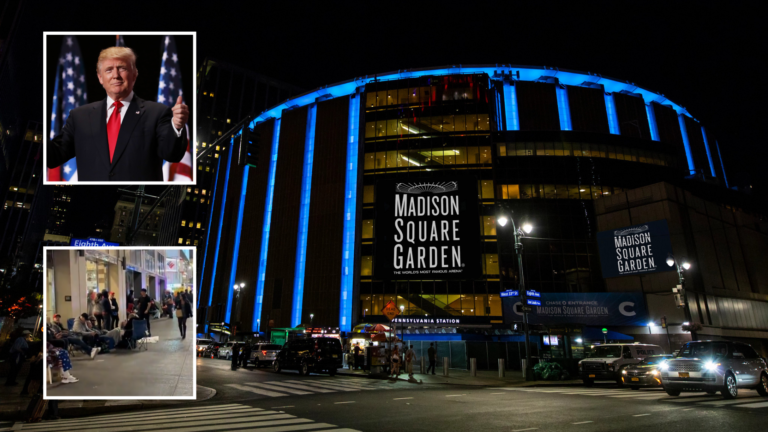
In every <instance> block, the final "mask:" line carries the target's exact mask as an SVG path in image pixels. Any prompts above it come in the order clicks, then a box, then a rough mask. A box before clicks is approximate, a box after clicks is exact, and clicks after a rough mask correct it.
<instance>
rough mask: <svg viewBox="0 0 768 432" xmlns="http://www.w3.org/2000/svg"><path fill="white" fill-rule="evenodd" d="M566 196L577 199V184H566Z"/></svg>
mask: <svg viewBox="0 0 768 432" xmlns="http://www.w3.org/2000/svg"><path fill="white" fill-rule="evenodd" d="M568 198H569V199H579V187H578V186H568Z"/></svg>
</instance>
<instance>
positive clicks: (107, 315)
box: [97, 290, 112, 331]
mask: <svg viewBox="0 0 768 432" xmlns="http://www.w3.org/2000/svg"><path fill="white" fill-rule="evenodd" d="M101 315H102V316H103V319H104V327H102V328H101V329H102V330H105V331H109V330H112V302H111V301H109V291H107V290H104V291H102V293H101ZM97 319H98V318H97Z"/></svg>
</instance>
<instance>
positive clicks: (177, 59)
mask: <svg viewBox="0 0 768 432" xmlns="http://www.w3.org/2000/svg"><path fill="white" fill-rule="evenodd" d="M173 61H174V62H177V61H179V58H178V57H177V56H176V53H173Z"/></svg>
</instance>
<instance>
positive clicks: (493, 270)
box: [483, 254, 499, 275]
mask: <svg viewBox="0 0 768 432" xmlns="http://www.w3.org/2000/svg"><path fill="white" fill-rule="evenodd" d="M483 273H484V274H487V275H497V274H499V255H498V254H483Z"/></svg>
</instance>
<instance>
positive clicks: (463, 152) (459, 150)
mask: <svg viewBox="0 0 768 432" xmlns="http://www.w3.org/2000/svg"><path fill="white" fill-rule="evenodd" d="M454 151H455V153H456V164H457V165H465V164H466V163H467V148H466V147H456V148H455V149H454Z"/></svg>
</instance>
